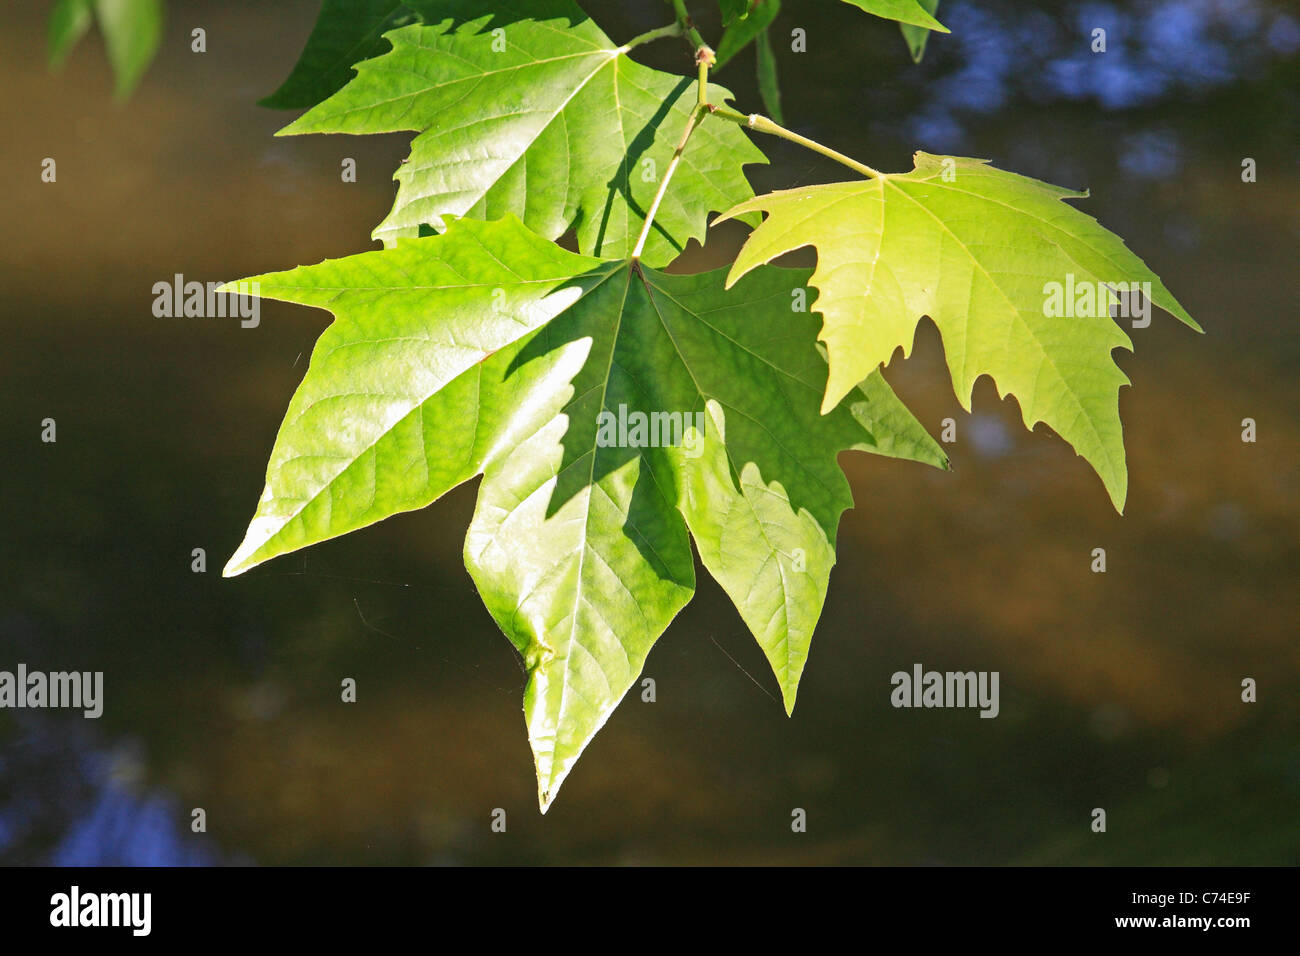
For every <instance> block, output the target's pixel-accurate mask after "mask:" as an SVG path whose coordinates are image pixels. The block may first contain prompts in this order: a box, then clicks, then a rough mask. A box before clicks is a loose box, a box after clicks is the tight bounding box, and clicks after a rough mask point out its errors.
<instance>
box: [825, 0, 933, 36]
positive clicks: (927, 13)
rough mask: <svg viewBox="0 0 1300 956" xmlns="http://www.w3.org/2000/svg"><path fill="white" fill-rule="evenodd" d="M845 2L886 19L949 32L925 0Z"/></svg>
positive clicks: (863, 0) (848, 0) (856, 0)
mask: <svg viewBox="0 0 1300 956" xmlns="http://www.w3.org/2000/svg"><path fill="white" fill-rule="evenodd" d="M844 2H845V3H849V4H852V5H853V6H855V7H859V8H860V9H862V10H866V11H867V13H870V14H874V15H875V16H878V17H884V18H885V19H886V20H897V21H898V22H899V23H910V24H912V25H913V26H917V27H925V29H927V30H937V31H938V32H940V33H947V32H948V28H947V27H946V26H944V25H943V24H942V23H940V22H939V21H938V20H936V19H935V18H934V17H933V16H931V13H933V11H932V10H930V9H927V7H928V4H927V3H926V2H925V0H844Z"/></svg>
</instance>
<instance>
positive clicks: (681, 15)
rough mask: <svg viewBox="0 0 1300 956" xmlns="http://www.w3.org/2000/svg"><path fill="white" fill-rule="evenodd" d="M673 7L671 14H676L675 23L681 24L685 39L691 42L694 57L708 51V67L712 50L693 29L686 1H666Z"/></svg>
mask: <svg viewBox="0 0 1300 956" xmlns="http://www.w3.org/2000/svg"><path fill="white" fill-rule="evenodd" d="M668 2H669V3H670V4H672V7H673V13H675V14H677V22H678V23H679V24H681V27H682V31H683V32H684V33H685V34H686V38H687V39H688V40H690V41H691V45H692V46H693V47H695V51H696V57H697V58H698V57H699V55H700V51H701V50H708V51H709V54H708V55H709V66H712V65H713V49H712V48H711V47H710V46H709V45H708V44H707V43H705V42H704V37H702V36H700V31H699V30H697V29H695V21H694V20H692V19H691V14H690V11H688V10H687V9H686V0H668Z"/></svg>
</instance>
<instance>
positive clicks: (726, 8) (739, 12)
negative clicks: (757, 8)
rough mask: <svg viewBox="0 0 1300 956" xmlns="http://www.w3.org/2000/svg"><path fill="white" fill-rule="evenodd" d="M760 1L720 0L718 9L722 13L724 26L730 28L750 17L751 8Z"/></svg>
mask: <svg viewBox="0 0 1300 956" xmlns="http://www.w3.org/2000/svg"><path fill="white" fill-rule="evenodd" d="M757 2H758V0H718V8H719V9H720V10H721V11H722V25H723V26H724V27H729V26H731V25H732V24H733V23H735V22H736V21H737V20H739V19H741V18H742V17H747V16H749V11H750V8H751V7H753V6H754V4H755V3H757Z"/></svg>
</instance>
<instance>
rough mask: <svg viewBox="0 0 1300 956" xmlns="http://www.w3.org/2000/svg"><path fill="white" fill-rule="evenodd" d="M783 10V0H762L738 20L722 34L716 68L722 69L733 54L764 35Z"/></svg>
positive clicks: (717, 52)
mask: <svg viewBox="0 0 1300 956" xmlns="http://www.w3.org/2000/svg"><path fill="white" fill-rule="evenodd" d="M780 12H781V0H761V2H760V3H759V4H758V5H757V6H755V7H754V9H753V10H752V11H750V13H749V15H748V16H746V17H744V18H742V19H739V20H737V21H736V22H735V23H733V24H732V25H731V26H729V27H728V28H727V29H726V31H725V32H724V33H723V34H722V40H721V42H719V43H718V49H717V51H716V54H717V60H716V62H715V63H714V69H718V70H720V69H722V67H723V66H725V65H726V63H727V61H729V60H730V59H731V58H732V57H733V56H735V55H736V54H737V53H739V52H740V51H741V50H743V49H744V48H745V47H747V46H749V44H750V43H752V42H754V41H755V40H757V39H758V38H759V37H760V36H763V35H764V34H765V33H766V31H767V28H768V27H769V26H771V24H772V21H773V20H775V19H776V16H777V14H778V13H780Z"/></svg>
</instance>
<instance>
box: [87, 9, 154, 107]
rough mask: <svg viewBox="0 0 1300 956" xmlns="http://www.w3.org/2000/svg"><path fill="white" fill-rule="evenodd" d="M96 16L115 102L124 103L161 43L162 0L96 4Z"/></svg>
mask: <svg viewBox="0 0 1300 956" xmlns="http://www.w3.org/2000/svg"><path fill="white" fill-rule="evenodd" d="M95 16H96V18H97V19H98V20H99V29H100V32H102V33H103V34H104V46H105V48H106V49H107V50H108V62H109V64H110V65H111V66H112V67H113V74H114V76H116V77H117V83H116V90H115V92H116V95H117V98H118V99H125V98H126V97H128V96H130V95H131V92H132V91H133V90H134V89H135V88H136V86H137V85H138V84H139V83H140V80H141V78H142V77H143V76H144V72H145V70H147V69H148V68H149V64H150V63H151V62H153V58H154V55H155V54H156V53H157V52H158V44H159V43H160V42H162V24H163V3H162V0H95Z"/></svg>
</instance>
